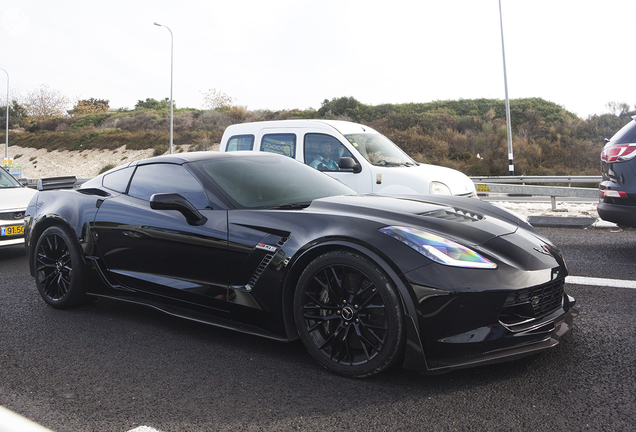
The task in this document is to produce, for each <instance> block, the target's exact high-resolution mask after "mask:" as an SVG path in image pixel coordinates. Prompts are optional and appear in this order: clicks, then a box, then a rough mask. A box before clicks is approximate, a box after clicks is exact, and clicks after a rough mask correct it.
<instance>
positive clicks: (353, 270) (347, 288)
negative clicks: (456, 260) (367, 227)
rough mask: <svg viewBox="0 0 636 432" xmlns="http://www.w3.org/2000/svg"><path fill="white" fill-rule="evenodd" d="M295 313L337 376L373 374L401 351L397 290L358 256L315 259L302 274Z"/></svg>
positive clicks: (308, 341) (311, 345)
mask: <svg viewBox="0 0 636 432" xmlns="http://www.w3.org/2000/svg"><path fill="white" fill-rule="evenodd" d="M294 317H295V320H296V326H297V329H298V333H299V334H300V338H301V339H302V341H303V343H304V344H305V346H306V348H307V350H308V351H309V353H310V354H311V355H312V356H313V357H314V358H315V359H316V360H317V361H318V362H319V363H320V364H322V365H323V366H324V367H326V368H327V369H329V370H330V371H332V372H335V373H337V374H340V375H345V376H349V377H355V378H361V377H365V376H370V375H374V374H376V373H379V372H381V371H383V370H385V369H386V368H388V367H389V366H390V365H391V364H393V363H394V362H395V361H397V360H398V359H399V357H400V355H401V351H402V346H403V340H404V318H403V312H402V308H401V305H400V301H399V298H398V295H397V293H396V288H395V286H394V284H393V283H392V282H391V281H390V280H389V278H388V277H387V276H386V275H385V274H384V273H383V272H382V271H380V270H379V269H378V268H377V266H376V265H374V263H372V262H371V261H370V260H368V259H367V258H365V257H363V256H360V255H358V254H355V253H352V252H348V251H335V252H328V253H325V254H323V255H321V256H319V257H317V258H316V259H314V260H313V261H312V262H311V263H310V264H309V265H308V266H307V268H306V269H305V270H304V271H303V273H302V275H301V276H300V279H299V282H298V288H297V290H296V293H295V296H294Z"/></svg>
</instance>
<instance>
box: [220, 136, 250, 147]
mask: <svg viewBox="0 0 636 432" xmlns="http://www.w3.org/2000/svg"><path fill="white" fill-rule="evenodd" d="M249 150H254V135H235V136H233V137H230V139H229V140H227V146H226V149H225V151H249Z"/></svg>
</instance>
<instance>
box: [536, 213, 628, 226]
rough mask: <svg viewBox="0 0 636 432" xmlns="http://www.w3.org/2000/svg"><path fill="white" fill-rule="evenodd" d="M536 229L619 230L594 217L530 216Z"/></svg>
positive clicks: (611, 224)
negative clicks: (592, 228)
mask: <svg viewBox="0 0 636 432" xmlns="http://www.w3.org/2000/svg"><path fill="white" fill-rule="evenodd" d="M528 222H529V223H530V225H532V226H534V227H544V228H588V227H591V226H594V227H595V228H617V225H616V224H614V223H611V222H606V221H603V220H601V219H598V218H593V217H559V216H528Z"/></svg>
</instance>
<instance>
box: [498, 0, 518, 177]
mask: <svg viewBox="0 0 636 432" xmlns="http://www.w3.org/2000/svg"><path fill="white" fill-rule="evenodd" d="M499 25H500V27H501V54H502V56H503V69H504V87H505V91H506V125H507V129H508V169H509V171H510V175H515V166H514V164H513V162H512V128H511V126H510V100H509V99H508V78H507V76H506V50H505V49H504V33H503V18H502V14H501V0H499Z"/></svg>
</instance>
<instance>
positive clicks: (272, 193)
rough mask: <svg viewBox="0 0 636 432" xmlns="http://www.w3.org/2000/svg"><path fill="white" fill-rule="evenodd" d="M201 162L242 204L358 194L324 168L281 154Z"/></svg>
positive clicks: (276, 203)
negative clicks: (332, 176)
mask: <svg viewBox="0 0 636 432" xmlns="http://www.w3.org/2000/svg"><path fill="white" fill-rule="evenodd" d="M235 154H236V153H235ZM243 155H245V154H244V153H243ZM198 165H199V166H198V168H199V170H200V171H201V172H202V173H203V174H204V175H205V176H207V177H209V178H210V179H211V180H213V181H214V183H216V184H217V185H218V186H219V187H220V188H221V190H222V191H223V192H224V193H225V195H226V196H227V197H228V198H230V200H231V201H233V202H234V204H235V205H236V207H239V208H264V207H286V208H293V207H294V206H291V205H292V204H299V203H302V204H303V205H309V204H310V203H311V202H312V201H313V200H315V199H318V198H324V197H328V196H336V195H350V194H355V191H353V190H352V189H350V188H349V187H348V186H345V185H344V184H342V183H340V182H339V181H337V180H334V179H332V178H331V177H328V176H327V175H325V174H323V173H321V172H320V171H317V170H315V169H313V168H311V167H309V166H307V165H304V164H302V163H300V162H298V161H296V160H294V159H291V158H288V157H284V156H279V155H267V156H264V155H263V154H259V155H254V156H241V157H228V158H219V159H212V160H206V161H202V162H200V163H199V164H198Z"/></svg>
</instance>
